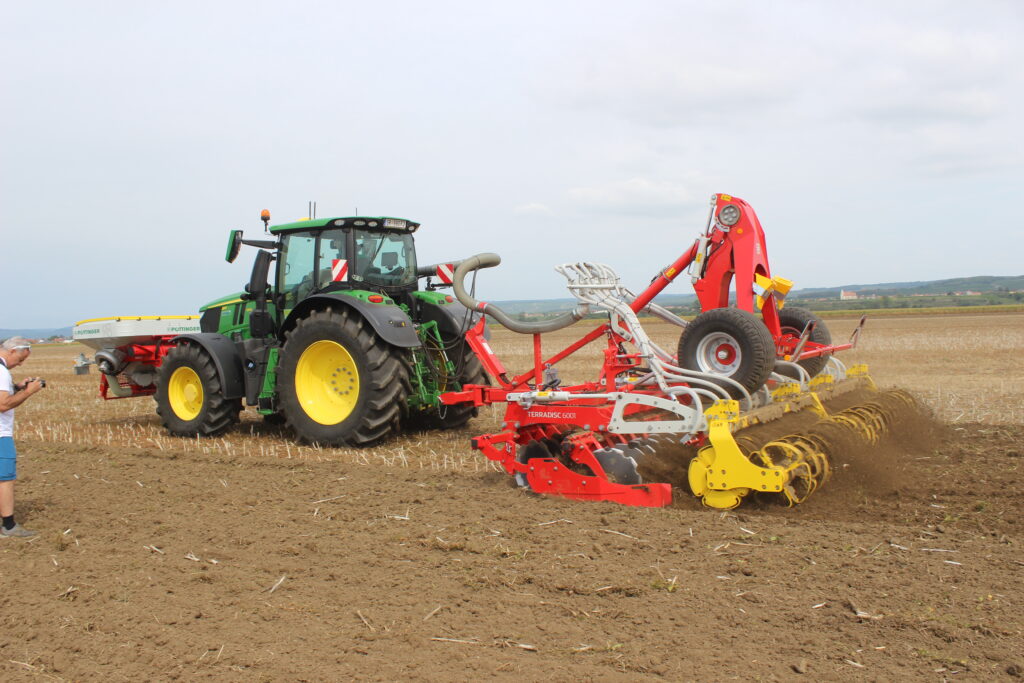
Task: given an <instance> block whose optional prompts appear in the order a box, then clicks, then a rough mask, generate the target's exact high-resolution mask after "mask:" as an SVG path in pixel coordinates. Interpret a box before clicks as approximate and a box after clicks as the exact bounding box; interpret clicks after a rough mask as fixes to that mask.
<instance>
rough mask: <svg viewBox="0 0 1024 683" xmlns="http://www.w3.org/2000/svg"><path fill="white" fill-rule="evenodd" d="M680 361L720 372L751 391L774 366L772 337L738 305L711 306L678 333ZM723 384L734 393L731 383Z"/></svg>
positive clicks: (755, 318) (684, 365) (761, 382)
mask: <svg viewBox="0 0 1024 683" xmlns="http://www.w3.org/2000/svg"><path fill="white" fill-rule="evenodd" d="M678 358H679V365H680V366H682V367H684V368H686V369H687V370H699V371H700V372H707V373H711V374H715V375H722V376H725V377H728V378H730V379H732V380H733V381H736V382H739V383H740V384H741V385H742V386H743V388H744V389H746V390H747V391H749V392H750V393H753V392H755V391H757V390H758V389H760V388H761V386H762V385H763V384H764V383H765V381H766V380H767V379H768V377H769V376H770V375H771V374H772V370H773V369H774V367H775V340H774V339H772V335H771V332H769V331H768V328H767V327H765V324H764V322H763V321H761V319H760V318H758V317H757V316H755V315H754V314H753V313H748V312H747V311H744V310H742V309H739V308H713V309H711V310H710V311H705V312H704V313H701V314H700V315H698V316H697V317H696V318H694V319H693V321H691V322H690V324H689V325H687V326H686V329H685V330H683V333H682V335H680V337H679V356H678ZM722 387H723V388H725V389H726V390H728V391H729V393H730V395H733V396H735V395H736V394H737V393H739V392H738V391H737V390H736V388H735V387H734V386H732V385H731V384H728V383H724V382H723V383H722Z"/></svg>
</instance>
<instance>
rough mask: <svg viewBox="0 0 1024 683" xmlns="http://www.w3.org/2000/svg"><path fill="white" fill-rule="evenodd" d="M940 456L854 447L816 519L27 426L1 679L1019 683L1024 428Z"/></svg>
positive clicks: (964, 432) (7, 570) (0, 575)
mask: <svg viewBox="0 0 1024 683" xmlns="http://www.w3.org/2000/svg"><path fill="white" fill-rule="evenodd" d="M469 435H470V431H467V432H466V434H465V436H467V437H468V436H469ZM938 437H939V438H938V442H937V445H936V446H935V447H934V448H932V447H929V446H928V441H927V439H924V438H923V437H922V438H920V439H918V437H917V436H916V434H915V433H914V431H913V430H912V429H910V428H909V427H908V428H907V429H906V430H905V431H904V432H903V434H902V437H901V440H897V441H890V442H887V444H883V445H882V446H880V447H878V448H877V449H874V450H872V451H871V453H870V454H869V453H866V452H865V453H860V454H858V453H849V454H847V455H846V456H844V461H843V462H839V463H837V468H836V473H835V476H834V477H833V479H832V481H831V482H830V483H829V485H828V486H826V487H825V488H823V489H822V490H821V491H819V492H818V493H816V494H815V496H814V497H813V498H812V499H811V500H809V501H808V502H807V503H806V504H805V505H802V506H800V507H798V508H793V509H789V508H785V507H781V506H778V505H772V504H758V503H756V502H755V503H754V504H753V505H747V506H744V507H743V508H740V509H739V510H738V511H735V512H727V513H722V512H717V511H712V510H709V509H704V508H701V507H700V505H699V503H698V502H697V501H695V500H694V499H693V498H692V497H690V496H689V494H687V493H685V492H683V491H677V492H676V499H677V500H676V503H675V505H674V506H673V507H671V508H667V509H654V510H651V509H636V508H625V507H619V506H616V505H614V504H586V503H577V502H570V501H566V500H561V499H555V498H540V497H537V496H534V495H532V494H529V493H526V492H523V491H521V490H518V489H515V488H514V487H512V486H511V484H510V481H509V478H508V477H505V476H504V475H501V474H498V473H495V472H488V471H484V470H481V471H478V472H472V471H469V470H468V469H466V468H462V469H460V470H458V471H447V472H446V471H444V470H443V469H437V468H424V469H415V468H411V467H398V466H390V467H389V466H387V465H385V464H383V463H382V462H378V461H376V460H372V459H367V460H366V461H365V463H364V464H359V463H358V462H339V461H326V460H317V459H316V458H311V457H305V458H302V459H298V458H293V459H288V458H276V457H260V456H256V455H250V456H238V457H229V456H225V455H210V454H203V453H201V452H199V451H198V450H194V451H188V452H168V451H163V450H157V449H151V450H144V449H128V450H125V449H123V448H120V447H118V448H111V449H103V448H102V447H98V446H88V447H85V448H84V449H81V448H78V447H75V446H71V445H60V444H58V443H55V442H52V441H48V440H45V439H40V438H36V437H34V436H33V435H32V434H29V435H26V436H25V438H23V439H22V440H21V441H20V452H21V454H22V460H21V461H20V463H19V471H20V474H21V477H22V479H21V481H20V482H19V484H18V496H19V499H18V508H19V518H20V521H22V522H23V523H24V524H25V525H26V526H29V527H31V528H34V529H36V530H38V531H39V532H40V535H39V536H38V537H37V538H36V539H34V540H32V541H29V542H25V541H21V540H15V539H0V580H2V582H3V586H4V590H3V593H2V597H0V615H2V617H0V618H2V625H3V629H2V631H0V677H2V678H3V680H7V681H18V680H38V679H42V680H99V679H102V680H122V679H124V680H173V679H216V680H240V681H253V680H309V681H320V680H345V679H353V678H354V679H371V680H397V679H403V680H404V679H410V680H468V679H476V678H510V679H517V680H540V679H545V680H546V679H553V680H634V679H635V680H640V679H665V680H701V681H717V680H732V679H741V680H761V679H784V680H793V679H806V680H839V679H844V680H935V681H937V680H945V679H950V680H991V679H994V678H995V679H998V678H1006V679H1010V678H1013V677H1019V676H1021V675H1022V673H1024V670H1022V667H1024V646H1022V643H1024V638H1022V629H1024V616H1022V609H1021V602H1022V600H1024V597H1022V596H1024V580H1022V572H1024V553H1022V551H1021V545H1020V543H1021V533H1020V531H1021V526H1020V525H1021V518H1022V513H1024V496H1022V494H1021V492H1020V481H1021V476H1020V473H1021V472H1020V467H1021V463H1022V457H1024V437H1022V436H1021V434H1020V430H1019V428H1018V427H1016V426H1008V427H1000V426H992V425H958V426H957V427H956V428H950V429H948V430H947V431H944V432H941V433H940V434H939V435H938ZM267 438H271V437H267Z"/></svg>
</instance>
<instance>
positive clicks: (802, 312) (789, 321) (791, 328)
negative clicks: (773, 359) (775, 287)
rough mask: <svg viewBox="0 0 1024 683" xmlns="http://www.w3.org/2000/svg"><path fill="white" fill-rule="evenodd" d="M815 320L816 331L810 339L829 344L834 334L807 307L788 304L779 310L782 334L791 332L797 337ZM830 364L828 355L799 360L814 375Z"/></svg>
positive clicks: (808, 372)
mask: <svg viewBox="0 0 1024 683" xmlns="http://www.w3.org/2000/svg"><path fill="white" fill-rule="evenodd" d="M812 321H813V322H814V331H813V332H811V337H810V340H809V341H812V342H815V343H816V344H825V345H829V344H831V343H832V334H831V333H830V332H829V331H828V327H826V326H825V321H823V320H822V319H821V318H819V317H818V316H816V315H814V314H813V313H811V312H810V311H808V310H807V309H806V308H799V307H796V306H786V307H785V308H783V309H782V310H781V311H779V325H781V327H782V334H783V335H787V334H791V335H793V336H794V337H796V338H797V339H799V338H800V335H801V334H803V333H804V328H805V327H807V323H809V322H812ZM827 364H828V356H819V357H817V358H806V359H804V360H802V361H800V362H799V365H800V366H801V367H803V369H804V370H806V371H807V374H808V375H810V376H811V377H814V376H815V375H817V374H818V373H819V372H821V371H822V370H823V369H825V365H827Z"/></svg>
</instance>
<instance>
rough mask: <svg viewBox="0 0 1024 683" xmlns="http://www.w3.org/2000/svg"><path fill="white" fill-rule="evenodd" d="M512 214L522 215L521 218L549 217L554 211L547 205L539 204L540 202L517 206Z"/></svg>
mask: <svg viewBox="0 0 1024 683" xmlns="http://www.w3.org/2000/svg"><path fill="white" fill-rule="evenodd" d="M512 213H515V214H519V215H523V216H551V215H553V214H554V211H552V210H551V207H550V206H548V205H547V204H541V203H540V202H530V203H528V204H520V205H519V206H517V207H515V208H514V209H512Z"/></svg>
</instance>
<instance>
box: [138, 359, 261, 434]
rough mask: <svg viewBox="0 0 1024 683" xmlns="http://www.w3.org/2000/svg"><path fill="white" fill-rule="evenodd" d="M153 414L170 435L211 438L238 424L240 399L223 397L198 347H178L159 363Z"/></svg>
mask: <svg viewBox="0 0 1024 683" xmlns="http://www.w3.org/2000/svg"><path fill="white" fill-rule="evenodd" d="M155 398H156V412H157V414H158V415H159V416H160V420H161V421H162V422H163V424H164V427H166V428H167V431H169V432H170V433H171V434H173V435H174V436H212V435H214V434H219V433H220V432H223V431H224V430H225V429H227V428H228V427H230V426H231V425H233V424H235V423H237V422H238V413H239V412H241V410H242V400H241V399H240V398H224V394H223V386H222V385H221V381H220V376H219V375H218V374H217V368H216V367H215V366H214V364H213V359H212V358H210V356H209V354H207V353H206V352H205V351H204V350H203V349H202V348H201V347H199V346H197V345H195V344H188V343H185V344H181V345H180V346H176V347H175V348H173V349H171V351H170V352H169V353H168V354H167V355H166V356H165V357H164V360H163V362H162V363H161V364H160V375H159V377H158V380H157V389H156V396H155Z"/></svg>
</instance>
